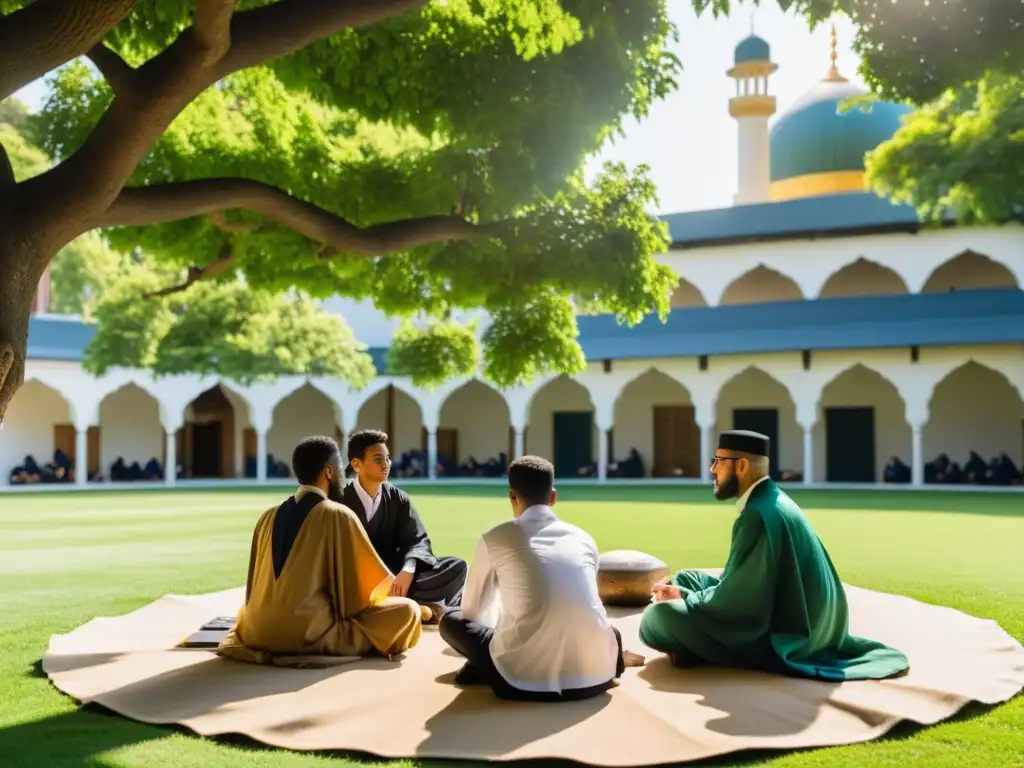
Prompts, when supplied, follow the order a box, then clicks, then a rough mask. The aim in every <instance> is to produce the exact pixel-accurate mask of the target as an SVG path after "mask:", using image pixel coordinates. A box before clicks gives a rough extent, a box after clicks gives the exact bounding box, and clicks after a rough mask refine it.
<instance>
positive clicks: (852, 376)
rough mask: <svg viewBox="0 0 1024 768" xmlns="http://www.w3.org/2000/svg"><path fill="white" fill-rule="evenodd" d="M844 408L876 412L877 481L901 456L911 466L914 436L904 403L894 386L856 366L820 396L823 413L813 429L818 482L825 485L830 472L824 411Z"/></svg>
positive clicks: (837, 379)
mask: <svg viewBox="0 0 1024 768" xmlns="http://www.w3.org/2000/svg"><path fill="white" fill-rule="evenodd" d="M842 406H846V407H870V408H874V409H875V480H876V481H878V482H881V480H882V473H883V471H884V470H885V465H886V462H888V461H889V457H890V456H898V457H899V458H900V459H902V460H903V462H904V463H905V464H907V465H909V464H910V461H911V451H912V447H911V433H910V425H909V424H908V423H907V416H906V407H905V406H904V404H903V399H902V398H901V397H900V394H899V392H897V391H896V388H895V387H894V386H893V385H892V383H891V382H889V381H887V380H886V379H884V378H883V377H882V376H880V375H879V374H878V373H875V372H874V371H872V370H869V369H867V368H864V367H863V366H857V367H854V368H851V369H850V370H848V371H846V372H845V373H842V374H840V375H839V376H838V377H837V378H836V379H834V380H833V381H832V382H831V383H830V384H828V385H827V386H826V387H825V389H824V390H823V391H822V393H821V413H820V416H819V419H818V421H817V423H816V424H815V425H814V480H815V481H816V482H824V481H825V479H826V477H827V472H828V464H827V462H826V456H827V453H826V452H827V448H828V441H827V434H826V429H825V410H826V409H827V408H830V407H842Z"/></svg>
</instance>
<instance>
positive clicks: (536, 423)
mask: <svg viewBox="0 0 1024 768" xmlns="http://www.w3.org/2000/svg"><path fill="white" fill-rule="evenodd" d="M593 410H594V405H593V402H592V401H591V399H590V393H589V392H588V391H587V389H586V387H584V386H582V385H581V384H580V383H579V382H577V381H573V380H572V379H570V378H567V377H565V376H559V377H558V378H556V379H553V380H552V381H550V382H548V383H547V384H545V385H544V386H543V387H541V389H539V390H538V391H537V394H536V395H534V397H533V403H532V404H531V405H530V411H529V414H530V416H529V427H528V428H527V431H526V440H525V445H526V453H529V454H533V455H535V456H542V457H544V458H545V459H548V460H549V461H554V458H555V440H554V431H555V429H554V427H555V417H554V414H555V413H556V412H557V411H593ZM599 439H600V435H599V433H598V429H597V425H596V424H595V425H594V437H593V440H592V441H591V456H590V460H591V461H597V455H598V451H599V446H600V443H599V442H598V440H599Z"/></svg>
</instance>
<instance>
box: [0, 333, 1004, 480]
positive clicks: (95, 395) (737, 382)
mask: <svg viewBox="0 0 1024 768" xmlns="http://www.w3.org/2000/svg"><path fill="white" fill-rule="evenodd" d="M907 358H908V355H907V351H906V350H874V351H870V350H869V351H865V352H864V353H863V354H862V355H860V356H859V359H856V360H851V358H850V356H849V354H848V353H846V354H845V355H839V354H833V353H821V354H817V353H816V354H815V355H814V356H807V357H802V356H801V355H800V354H799V353H793V354H779V355H765V356H759V357H757V358H736V359H732V358H728V357H723V358H713V359H711V360H710V361H705V362H703V363H702V362H701V361H698V360H695V359H675V360H673V359H666V360H644V361H616V362H614V363H613V364H611V365H610V366H607V367H606V366H603V365H600V364H596V365H591V366H590V367H589V369H588V370H587V371H585V372H583V373H581V374H580V375H578V376H576V377H575V378H568V377H564V376H547V377H544V378H542V379H539V380H537V381H535V382H534V383H533V384H532V385H530V386H527V387H522V388H518V389H514V390H510V391H505V392H499V391H497V390H495V389H494V388H492V387H490V386H488V385H487V384H486V383H484V382H481V381H478V380H476V379H463V380H458V381H452V382H448V383H446V384H445V385H443V386H441V387H438V388H437V389H435V390H421V389H416V388H414V387H412V386H411V384H410V383H409V382H407V381H405V380H401V379H393V378H388V377H381V378H378V379H376V380H374V381H373V382H372V383H371V384H370V386H368V387H367V388H366V389H364V390H362V391H358V392H353V391H351V390H350V389H349V388H348V386H347V385H346V384H344V383H343V382H338V381H333V380H315V379H313V380H311V379H306V378H301V377H294V378H286V379H281V380H278V381H276V382H274V383H273V384H257V385H252V386H242V385H239V384H238V383H234V382H226V381H220V380H218V379H211V378H201V377H187V376H181V377H165V378H156V379H155V378H152V377H150V376H149V375H148V374H146V373H143V372H138V371H121V372H114V373H111V374H108V375H107V376H105V377H103V378H100V379H96V378H92V377H90V376H88V375H87V374H85V373H83V372H80V370H78V369H75V371H74V372H68V371H67V370H63V371H61V370H57V369H56V368H53V369H47V368H46V367H45V366H42V365H41V366H38V367H34V366H32V365H31V364H30V368H29V372H28V377H27V379H28V380H27V382H26V384H25V386H24V387H23V390H22V391H20V392H19V393H18V395H17V396H16V398H15V400H14V402H13V403H12V405H11V408H10V411H9V414H8V423H7V424H6V425H5V431H4V432H0V456H2V457H4V459H5V461H6V463H8V464H12V465H13V464H14V463H15V461H17V460H20V457H21V456H24V455H25V454H33V453H34V454H38V455H41V456H45V455H46V454H47V453H48V452H52V451H53V450H54V448H60V449H61V450H63V452H64V453H65V454H66V455H69V456H73V457H74V467H75V480H76V482H77V483H79V484H83V483H85V482H87V481H88V478H89V477H95V476H96V475H106V474H107V473H108V472H109V468H110V466H111V464H112V462H114V461H116V459H117V458H123V459H124V460H125V461H126V462H127V463H131V462H133V461H137V462H140V463H142V462H146V461H147V460H148V459H150V458H151V457H152V458H155V459H156V460H157V461H158V462H159V463H160V464H161V465H162V471H163V481H164V482H166V483H167V484H169V485H173V484H174V483H175V481H176V480H177V479H178V477H179V476H181V477H246V476H248V477H252V478H254V479H256V480H258V481H263V480H266V479H268V477H273V476H274V475H275V474H277V470H276V469H275V468H277V467H281V466H282V465H283V466H284V467H285V468H286V467H287V465H288V463H289V460H290V451H291V448H292V446H294V444H295V443H296V442H297V441H298V440H299V439H301V438H302V437H304V436H306V435H308V434H313V433H320V434H333V435H334V436H335V437H337V438H338V439H339V440H340V441H341V442H344V440H345V438H346V436H347V435H349V434H351V433H352V432H353V431H354V430H356V429H361V428H368V427H376V428H381V429H384V430H385V431H387V432H388V433H389V435H390V436H391V438H392V445H391V449H392V453H393V455H394V457H395V459H396V461H397V460H398V459H399V458H400V457H401V455H402V454H403V453H405V452H407V451H418V452H421V453H422V454H423V455H424V456H425V458H426V461H425V462H424V464H425V466H426V467H427V468H430V469H435V468H436V467H437V463H438V460H439V459H440V460H441V462H442V464H446V463H447V466H451V467H455V466H458V465H465V464H466V462H468V461H475V462H477V463H483V462H486V461H487V460H488V459H493V458H494V457H497V456H498V455H499V454H504V455H505V456H506V457H507V456H508V455H511V456H515V455H521V454H522V453H524V452H530V453H537V454H540V455H544V456H547V457H549V458H551V459H552V460H553V461H555V463H556V467H557V468H558V469H559V473H560V474H561V475H563V476H581V475H584V476H589V475H592V476H595V477H596V478H598V479H602V480H603V479H605V478H606V477H609V476H655V477H677V478H693V479H697V478H701V479H704V480H707V479H708V466H709V464H710V459H711V456H712V455H713V450H714V444H715V436H716V434H717V432H718V431H720V430H723V429H729V428H751V429H756V430H759V431H763V432H767V433H769V434H771V435H772V436H773V438H774V441H773V444H774V448H773V465H774V466H775V467H777V468H779V469H781V470H786V471H789V472H792V473H795V474H796V475H799V476H802V479H803V481H804V482H809V483H810V482H823V481H837V482H838V481H846V482H869V481H875V482H877V481H879V480H880V479H881V475H882V469H883V468H884V466H885V463H886V461H887V460H888V459H889V457H890V456H899V457H901V458H902V459H903V460H904V461H906V462H907V464H908V465H909V466H910V468H911V471H912V478H911V481H912V483H913V484H918V485H919V484H922V483H923V481H924V471H925V464H926V462H927V461H928V460H929V458H930V456H932V455H933V454H938V453H947V454H950V455H951V456H954V454H959V453H965V452H966V451H968V450H978V451H979V452H980V453H982V454H983V455H986V456H989V455H994V454H996V453H999V452H1002V451H1005V452H1006V453H1007V454H1008V455H1010V456H1011V457H1012V458H1013V459H1014V460H1015V461H1016V462H1017V463H1018V465H1020V464H1021V463H1022V461H1024V445H1022V443H1024V399H1022V398H1024V393H1022V391H1021V390H1022V386H1024V355H1022V354H1021V351H1020V349H1019V348H1010V347H991V348H981V347H979V348H974V349H958V348H950V349H937V350H928V349H925V350H921V351H920V352H919V353H918V359H917V360H916V362H913V363H911V362H909V361H908V359H907ZM608 368H610V370H609V369H608ZM633 450H635V451H636V455H637V456H638V458H639V459H640V461H641V462H642V465H643V468H642V470H640V471H639V474H636V472H637V470H636V467H635V466H633V465H631V464H630V463H629V462H624V461H623V460H624V459H626V458H627V457H628V456H629V454H630V452H631V451H633ZM965 458H966V456H963V457H959V458H956V457H954V460H958V461H963V460H964V459H965ZM609 467H610V468H609ZM629 467H632V469H627V468H629ZM9 471H10V467H6V466H5V467H2V468H0V476H3V480H2V481H0V482H5V481H6V479H7V478H6V476H7V473H8V472H9ZM285 472H286V469H285ZM630 472H633V474H630ZM431 474H433V473H431ZM446 474H447V472H446Z"/></svg>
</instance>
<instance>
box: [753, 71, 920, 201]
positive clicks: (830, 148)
mask: <svg viewBox="0 0 1024 768" xmlns="http://www.w3.org/2000/svg"><path fill="white" fill-rule="evenodd" d="M864 93H865V91H863V90H862V89H860V88H858V87H857V86H855V85H854V84H853V83H850V82H849V81H847V80H823V81H822V82H820V83H818V84H817V85H816V86H814V88H812V89H811V90H810V91H808V92H807V93H806V94H804V96H803V97H801V98H800V99H799V100H798V101H797V102H796V103H795V104H793V106H792V107H790V108H789V109H788V110H787V111H786V112H785V114H783V115H782V116H781V117H780V118H779V119H778V120H777V121H776V122H775V124H774V125H773V126H772V128H771V132H770V139H769V141H770V146H771V154H770V158H771V161H770V164H771V180H772V181H781V180H783V179H791V178H794V177H796V176H804V175H806V174H810V173H828V172H834V171H863V170H864V155H865V154H866V153H867V152H870V151H871V150H873V149H874V148H875V147H877V146H878V145H879V144H881V143H882V142H884V141H886V140H888V139H890V138H892V135H893V134H894V133H896V131H897V130H898V129H899V127H900V118H901V117H902V116H903V115H906V114H908V113H909V112H910V111H911V110H910V108H909V107H907V106H904V105H902V104H896V103H894V102H889V101H872V102H870V103H866V104H864V105H859V106H855V107H852V108H851V109H849V110H847V111H840V108H841V106H842V103H843V102H844V101H845V100H846V99H849V98H852V97H854V96H860V95H863V94H864Z"/></svg>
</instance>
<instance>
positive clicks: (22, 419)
mask: <svg viewBox="0 0 1024 768" xmlns="http://www.w3.org/2000/svg"><path fill="white" fill-rule="evenodd" d="M58 450H60V451H61V452H63V453H64V454H65V455H66V456H67V458H68V459H69V460H70V461H71V464H72V466H73V465H74V461H75V456H76V432H75V426H74V414H73V412H72V407H71V403H70V402H69V400H68V399H67V398H66V397H65V396H64V395H63V394H62V393H61V392H60V391H58V390H57V389H55V388H53V387H51V386H50V385H49V384H46V383H44V382H42V381H40V380H39V379H35V378H30V379H26V381H25V383H23V384H22V385H21V387H20V388H19V389H18V391H17V392H16V393H15V394H14V399H13V400H11V403H10V405H9V406H8V409H7V416H6V417H5V418H4V424H3V431H2V432H0V474H2V475H3V480H2V482H3V483H5V484H6V483H7V481H8V478H9V477H10V474H11V470H13V469H14V468H15V467H19V466H24V462H25V459H26V457H31V458H32V460H33V461H35V463H36V464H37V465H39V467H40V468H43V467H45V466H46V465H47V464H52V463H53V462H54V458H55V453H56V451H58Z"/></svg>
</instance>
